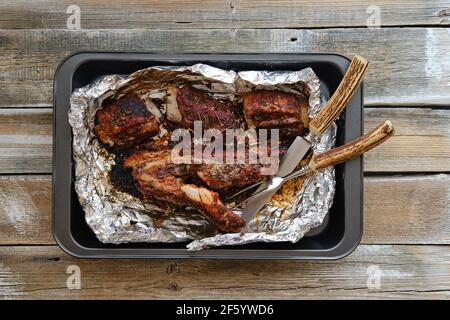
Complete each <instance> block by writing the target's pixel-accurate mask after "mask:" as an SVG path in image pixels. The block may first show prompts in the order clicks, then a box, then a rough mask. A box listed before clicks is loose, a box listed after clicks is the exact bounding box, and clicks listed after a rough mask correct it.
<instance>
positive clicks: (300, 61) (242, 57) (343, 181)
mask: <svg viewBox="0 0 450 320" xmlns="http://www.w3.org/2000/svg"><path fill="white" fill-rule="evenodd" d="M195 63H206V64H209V65H213V66H216V67H219V68H223V69H233V70H236V71H241V70H300V69H303V68H305V67H312V68H313V70H314V71H315V72H316V74H317V75H318V77H319V78H320V80H321V91H322V93H324V94H325V95H326V96H329V95H331V94H333V92H334V91H335V90H336V88H337V86H338V85H339V83H340V81H341V79H342V77H343V75H344V73H345V70H346V69H347V67H348V65H349V64H350V60H349V59H347V58H346V57H344V56H342V55H338V54H237V53H235V54H160V53H130V52H79V53H75V54H73V55H71V56H69V57H67V58H66V59H65V60H64V61H63V62H62V63H61V64H60V66H59V67H58V69H57V71H56V74H55V78H54V97H53V103H54V127H53V202H52V215H53V234H54V237H55V239H56V241H57V243H58V244H59V246H60V247H61V248H62V249H64V250H65V251H66V252H67V253H69V254H71V255H73V256H76V257H80V258H214V259H302V260H316V259H339V258H342V257H344V256H346V255H348V254H349V253H350V252H352V251H353V249H354V248H355V247H356V246H357V245H358V243H359V241H360V239H361V237H362V217H363V207H362V205H363V161H362V157H359V158H356V159H353V160H351V161H348V162H346V163H345V164H341V165H338V166H336V194H335V198H334V204H333V206H332V208H331V210H330V212H329V213H328V215H327V218H326V219H325V221H324V223H323V225H322V226H320V227H319V228H317V229H315V230H312V231H311V232H310V233H309V234H308V235H307V236H305V237H304V238H303V239H301V240H300V241H299V242H298V243H290V242H280V243H255V244H248V245H239V246H226V247H219V248H214V249H209V250H203V251H200V252H188V251H187V250H186V249H185V246H186V243H175V244H165V243H133V244H120V245H113V244H104V243H101V242H100V241H99V240H98V239H97V238H96V237H95V234H94V233H93V232H92V231H91V229H90V228H89V226H88V225H87V224H86V222H85V220H84V212H83V210H82V208H81V207H80V204H79V201H78V197H77V194H76V192H75V190H74V179H75V177H74V164H73V160H72V131H71V127H70V125H69V122H68V111H69V98H70V95H71V93H72V92H73V91H74V90H75V89H77V88H79V87H82V86H84V85H86V84H89V83H90V82H92V81H93V80H95V79H97V78H99V77H101V76H103V75H106V74H129V73H132V72H134V71H136V70H139V69H142V68H146V67H150V66H158V65H159V66H160V65H192V64H195ZM362 119H363V92H362V88H360V89H359V90H358V91H357V92H356V94H355V96H354V97H353V99H352V100H351V102H350V104H349V105H348V107H347V108H346V111H345V112H344V113H343V114H342V115H341V117H340V118H339V119H338V121H337V123H338V132H337V140H336V142H337V145H342V144H344V143H347V142H349V141H351V140H353V139H355V138H357V137H359V136H360V135H361V134H362V133H363V121H362Z"/></svg>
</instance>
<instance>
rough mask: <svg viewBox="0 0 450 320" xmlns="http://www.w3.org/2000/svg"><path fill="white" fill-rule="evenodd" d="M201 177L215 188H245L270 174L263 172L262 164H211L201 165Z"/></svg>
mask: <svg viewBox="0 0 450 320" xmlns="http://www.w3.org/2000/svg"><path fill="white" fill-rule="evenodd" d="M197 175H198V176H199V178H200V179H201V180H202V181H203V182H204V183H205V184H206V185H207V186H208V187H210V188H211V189H213V190H226V189H230V188H243V187H246V186H249V185H251V184H253V183H255V182H258V181H261V180H266V179H268V178H269V177H270V176H267V175H262V174H261V165H257V164H255V165H247V164H243V165H237V164H221V165H218V164H217V165H216V164H209V165H201V166H200V167H199V169H198V171H197Z"/></svg>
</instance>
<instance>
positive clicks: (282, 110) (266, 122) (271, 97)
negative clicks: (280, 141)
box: [242, 90, 305, 136]
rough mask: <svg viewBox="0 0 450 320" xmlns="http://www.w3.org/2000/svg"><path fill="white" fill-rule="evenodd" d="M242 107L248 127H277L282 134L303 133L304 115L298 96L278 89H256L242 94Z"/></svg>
mask: <svg viewBox="0 0 450 320" xmlns="http://www.w3.org/2000/svg"><path fill="white" fill-rule="evenodd" d="M242 100H243V109H244V116H245V120H246V121H247V124H248V125H249V126H250V127H257V128H264V129H272V128H278V129H280V132H281V134H282V135H284V136H292V135H301V134H302V133H303V130H304V127H305V124H304V120H303V118H304V115H303V113H302V104H301V101H300V99H299V97H298V96H297V95H295V94H291V93H286V92H283V91H278V90H256V91H252V92H248V93H245V94H243V97H242Z"/></svg>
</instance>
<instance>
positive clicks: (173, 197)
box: [124, 150, 245, 232]
mask: <svg viewBox="0 0 450 320" xmlns="http://www.w3.org/2000/svg"><path fill="white" fill-rule="evenodd" d="M170 157H171V151H170V150H164V151H155V152H152V151H140V152H137V153H135V154H133V155H132V156H130V157H129V158H128V159H126V160H125V161H124V166H125V167H127V168H132V169H133V173H132V175H133V177H134V180H135V181H136V183H137V185H138V189H139V190H140V191H141V193H142V194H143V195H144V197H146V198H148V199H156V200H160V201H165V202H168V203H172V204H175V205H184V206H192V207H194V208H196V209H198V210H199V211H200V212H202V214H203V215H204V216H205V217H207V218H208V219H209V220H211V221H212V222H213V223H214V224H216V225H217V227H218V228H220V229H221V230H223V231H225V232H238V231H239V230H240V229H242V227H244V226H245V221H244V220H243V219H242V218H240V217H239V216H237V215H235V214H234V213H233V212H232V211H231V210H229V209H228V208H227V207H226V206H225V205H224V204H223V203H222V202H221V201H220V199H219V196H218V194H217V193H216V192H213V191H210V190H208V189H206V188H202V187H199V186H196V185H194V184H185V183H184V181H183V180H184V178H187V177H189V176H193V175H195V173H194V172H193V171H192V169H191V166H189V165H175V164H173V163H172V162H171V159H170Z"/></svg>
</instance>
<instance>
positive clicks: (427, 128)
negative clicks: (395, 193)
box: [0, 108, 450, 174]
mask: <svg viewBox="0 0 450 320" xmlns="http://www.w3.org/2000/svg"><path fill="white" fill-rule="evenodd" d="M365 118H366V120H365V123H366V125H365V127H366V132H367V131H369V130H370V129H373V128H374V127H375V126H376V125H378V124H380V123H381V122H384V121H385V120H391V122H392V123H393V125H394V127H395V130H396V133H395V135H394V136H393V137H391V138H390V139H389V141H387V142H385V143H383V144H382V145H380V146H379V147H377V148H375V149H374V150H371V151H369V152H367V153H366V154H365V158H364V159H365V161H364V163H365V172H449V171H450V162H449V161H447V160H448V159H449V158H450V128H449V125H448V123H449V122H450V111H449V110H438V109H425V108H366V110H365ZM51 152H52V110H51V109H48V108H42V109H0V173H11V174H14V173H20V174H22V173H50V172H51V163H52V162H51V161H52V153H51Z"/></svg>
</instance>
